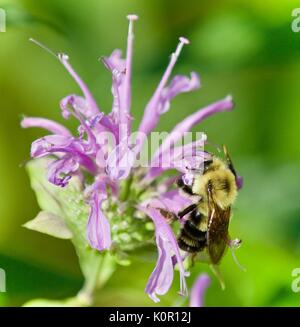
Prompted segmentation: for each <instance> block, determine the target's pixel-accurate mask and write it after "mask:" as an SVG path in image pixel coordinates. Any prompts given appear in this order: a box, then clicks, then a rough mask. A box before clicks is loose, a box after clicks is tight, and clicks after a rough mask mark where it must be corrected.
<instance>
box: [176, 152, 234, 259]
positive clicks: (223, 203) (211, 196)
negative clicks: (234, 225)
mask: <svg viewBox="0 0 300 327" xmlns="http://www.w3.org/2000/svg"><path fill="white" fill-rule="evenodd" d="M223 151H224V155H225V158H226V159H225V160H221V159H220V158H218V157H216V156H214V155H212V156H211V158H209V159H208V160H206V161H204V168H203V172H202V174H194V180H193V183H192V185H190V186H188V185H186V184H184V182H183V180H182V178H179V179H178V181H177V185H178V187H179V188H180V189H181V190H182V191H183V192H184V193H185V194H186V195H188V196H189V197H191V199H195V198H197V201H196V202H194V203H193V204H191V205H190V206H188V207H187V208H185V209H183V210H182V211H180V212H179V213H178V217H179V218H180V219H181V220H182V219H184V223H183V225H182V228H181V230H180V233H179V236H178V245H179V247H180V248H181V249H182V250H184V251H186V252H188V253H190V254H193V255H196V254H197V253H199V252H201V251H204V250H205V249H207V252H208V256H209V258H210V261H211V263H212V264H218V263H219V262H220V260H221V259H222V257H223V254H224V252H225V249H226V246H227V245H229V244H230V241H229V235H228V227H229V221H230V216H231V207H232V205H233V203H234V202H235V200H236V197H237V194H238V188H237V174H236V171H235V169H234V166H233V163H232V161H231V158H230V156H229V154H228V152H227V148H226V147H225V146H224V147H223Z"/></svg>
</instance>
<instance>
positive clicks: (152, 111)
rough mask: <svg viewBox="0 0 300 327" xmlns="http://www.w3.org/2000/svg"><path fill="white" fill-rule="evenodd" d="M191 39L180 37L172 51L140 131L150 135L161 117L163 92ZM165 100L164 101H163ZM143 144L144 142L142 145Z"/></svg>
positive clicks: (145, 112)
mask: <svg viewBox="0 0 300 327" xmlns="http://www.w3.org/2000/svg"><path fill="white" fill-rule="evenodd" d="M188 43H189V41H188V40H187V39H185V38H182V37H181V38H180V39H179V44H178V46H177V48H176V51H175V52H174V53H172V55H171V59H170V62H169V65H168V67H167V69H166V71H165V73H164V75H163V77H162V79H161V81H160V83H159V84H158V86H157V88H156V90H155V92H154V94H153V96H152V98H151V99H150V101H149V102H148V104H147V106H146V108H145V111H144V116H143V119H142V122H141V123H140V126H139V128H138V131H139V132H141V133H144V135H146V136H147V135H148V134H149V133H150V132H151V131H152V130H153V129H154V128H155V126H156V125H157V123H158V121H159V118H160V111H159V110H158V108H159V107H162V106H161V102H162V99H163V98H162V97H163V93H164V92H166V90H165V89H164V88H165V86H166V84H167V82H168V79H169V77H170V75H171V73H172V70H173V68H174V66H175V64H176V61H177V59H178V57H179V55H180V52H181V50H182V48H183V46H184V44H188ZM163 102H164V101H163ZM162 111H163V110H162ZM141 146H142V142H141V145H140V147H141Z"/></svg>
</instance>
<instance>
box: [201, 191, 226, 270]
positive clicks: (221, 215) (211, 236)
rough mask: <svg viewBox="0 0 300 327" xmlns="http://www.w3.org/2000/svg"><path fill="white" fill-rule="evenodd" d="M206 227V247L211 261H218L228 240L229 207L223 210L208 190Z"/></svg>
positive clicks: (215, 262)
mask: <svg viewBox="0 0 300 327" xmlns="http://www.w3.org/2000/svg"><path fill="white" fill-rule="evenodd" d="M207 195H208V228H207V249H208V254H209V256H210V259H211V262H212V263H213V264H217V263H219V262H220V260H221V258H222V256H223V254H224V252H225V249H226V246H227V241H228V226H229V219H230V207H228V208H227V209H225V210H223V209H221V208H220V207H219V206H218V205H217V204H216V203H215V202H214V199H213V197H212V194H211V192H210V191H209V190H208V192H207Z"/></svg>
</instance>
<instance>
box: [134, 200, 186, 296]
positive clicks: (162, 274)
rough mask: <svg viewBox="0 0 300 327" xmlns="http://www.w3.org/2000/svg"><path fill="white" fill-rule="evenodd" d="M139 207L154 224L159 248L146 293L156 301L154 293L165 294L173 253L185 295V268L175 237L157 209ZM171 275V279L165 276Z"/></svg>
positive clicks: (182, 291)
mask: <svg viewBox="0 0 300 327" xmlns="http://www.w3.org/2000/svg"><path fill="white" fill-rule="evenodd" d="M139 209H140V210H141V211H143V212H144V213H145V214H146V215H148V216H149V217H150V218H151V219H152V220H153V222H154V224H155V235H156V244H157V247H158V250H159V256H158V261H157V265H156V268H155V269H154V271H153V273H152V274H151V277H150V279H149V282H148V284H147V287H146V290H145V291H146V293H148V295H149V296H150V297H151V298H152V299H153V300H154V301H158V300H159V299H158V298H157V296H156V294H158V295H163V294H165V293H166V292H167V291H168V290H169V288H170V286H171V282H172V279H173V274H172V275H170V269H171V267H172V269H173V263H172V262H173V259H172V257H173V255H175V257H176V260H177V263H178V267H179V273H180V293H181V294H182V295H187V287H186V282H185V275H186V272H185V269H184V267H183V263H182V258H181V255H180V251H179V247H178V244H177V241H176V238H175V236H174V234H173V231H172V229H171V227H170V226H169V225H168V224H167V222H166V220H165V218H164V217H163V216H162V215H161V213H160V212H159V210H157V209H155V208H151V207H149V206H148V207H143V206H139ZM167 274H169V277H171V280H170V279H169V277H168V276H167Z"/></svg>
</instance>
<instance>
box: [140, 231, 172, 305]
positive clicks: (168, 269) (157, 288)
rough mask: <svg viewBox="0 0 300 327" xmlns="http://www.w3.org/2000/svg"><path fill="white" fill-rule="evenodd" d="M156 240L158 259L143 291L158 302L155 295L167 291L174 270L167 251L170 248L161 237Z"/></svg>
mask: <svg viewBox="0 0 300 327" xmlns="http://www.w3.org/2000/svg"><path fill="white" fill-rule="evenodd" d="M156 242H157V248H158V259H157V263H156V267H155V269H154V270H153V272H152V274H151V276H150V278H149V280H148V283H147V286H146V289H145V292H146V293H147V294H148V295H149V297H150V298H151V299H152V300H153V301H154V302H159V301H160V300H159V298H158V297H157V296H156V295H164V294H165V293H167V292H168V290H169V288H170V287H171V284H172V281H173V277H174V270H173V262H172V257H170V256H169V255H168V252H169V251H171V250H172V249H170V246H169V245H168V243H165V242H164V241H163V239H162V238H161V237H158V238H157V241H156Z"/></svg>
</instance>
